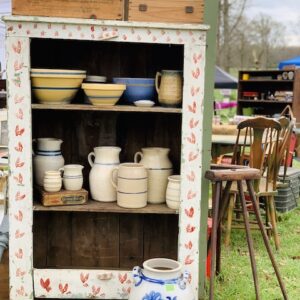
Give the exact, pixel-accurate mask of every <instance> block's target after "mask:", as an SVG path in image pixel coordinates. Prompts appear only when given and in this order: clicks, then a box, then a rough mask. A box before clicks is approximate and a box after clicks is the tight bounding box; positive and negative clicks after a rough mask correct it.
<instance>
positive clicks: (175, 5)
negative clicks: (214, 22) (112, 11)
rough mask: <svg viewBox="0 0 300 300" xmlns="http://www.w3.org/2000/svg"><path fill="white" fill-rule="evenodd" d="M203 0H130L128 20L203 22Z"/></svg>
mask: <svg viewBox="0 0 300 300" xmlns="http://www.w3.org/2000/svg"><path fill="white" fill-rule="evenodd" d="M203 16H204V0H173V1H170V0H130V1H129V10H128V20H129V21H147V22H172V23H203Z"/></svg>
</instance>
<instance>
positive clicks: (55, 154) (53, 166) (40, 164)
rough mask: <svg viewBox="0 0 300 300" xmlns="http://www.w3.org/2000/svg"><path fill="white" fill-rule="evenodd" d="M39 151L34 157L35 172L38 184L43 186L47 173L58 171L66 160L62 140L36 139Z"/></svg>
mask: <svg viewBox="0 0 300 300" xmlns="http://www.w3.org/2000/svg"><path fill="white" fill-rule="evenodd" d="M34 141H36V143H37V150H36V152H35V154H34V156H33V170H34V179H35V182H36V184H38V185H40V186H42V185H43V178H44V174H45V172H46V171H58V170H59V169H60V168H61V167H63V165H64V163H65V160H64V158H63V156H62V154H61V150H60V146H61V144H62V142H63V141H62V140H60V139H56V138H38V139H35V140H34Z"/></svg>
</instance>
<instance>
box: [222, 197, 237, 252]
mask: <svg viewBox="0 0 300 300" xmlns="http://www.w3.org/2000/svg"><path fill="white" fill-rule="evenodd" d="M235 197H236V195H235V194H231V195H230V200H229V206H228V211H227V224H226V232H225V240H224V244H225V246H226V247H228V246H229V244H230V235H231V225H232V216H233V209H234V198H235Z"/></svg>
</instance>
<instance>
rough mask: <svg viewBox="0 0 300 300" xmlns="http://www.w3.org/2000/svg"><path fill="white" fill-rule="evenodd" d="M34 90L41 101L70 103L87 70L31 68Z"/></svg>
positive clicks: (45, 102) (43, 102) (46, 102)
mask: <svg viewBox="0 0 300 300" xmlns="http://www.w3.org/2000/svg"><path fill="white" fill-rule="evenodd" d="M30 77H31V86H32V91H33V94H34V95H35V97H36V98H37V100H38V102H39V103H42V104H68V103H70V102H71V100H72V99H73V98H74V97H75V95H76V93H77V91H78V90H79V88H80V85H81V83H82V81H83V79H84V78H85V77H86V71H83V70H61V69H31V72H30Z"/></svg>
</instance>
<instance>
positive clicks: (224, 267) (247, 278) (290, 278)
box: [215, 207, 300, 300]
mask: <svg viewBox="0 0 300 300" xmlns="http://www.w3.org/2000/svg"><path fill="white" fill-rule="evenodd" d="M278 231H279V233H280V240H281V247H280V249H279V251H277V252H276V250H275V246H274V243H273V240H271V244H272V249H273V252H274V254H275V259H276V262H277V265H278V267H279V271H280V274H281V276H282V278H283V281H284V283H285V286H286V290H287V293H288V296H289V299H291V300H297V299H300V208H299V207H298V209H295V210H293V211H291V212H288V213H285V214H280V215H279V222H278ZM251 232H252V237H253V240H254V247H255V254H256V263H257V272H258V275H259V284H260V294H261V299H265V300H274V299H283V298H282V295H281V291H280V288H279V286H278V284H277V280H276V276H275V273H274V271H273V268H272V265H271V262H270V260H269V257H268V255H267V252H266V250H265V247H264V243H263V240H262V237H261V235H260V234H259V232H258V231H257V230H255V231H251ZM219 279H220V280H217V282H216V285H215V298H216V299H222V300H225V299H226V300H227V299H228V300H229V299H230V300H234V299H239V300H240V299H242V300H248V299H249V300H250V299H251V300H252V299H255V291H254V285H253V279H252V273H251V268H250V259H249V255H248V248H247V242H246V236H245V233H244V231H243V230H233V231H232V234H231V246H230V247H229V248H228V249H226V248H225V247H224V246H222V261H221V274H220V277H219Z"/></svg>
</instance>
